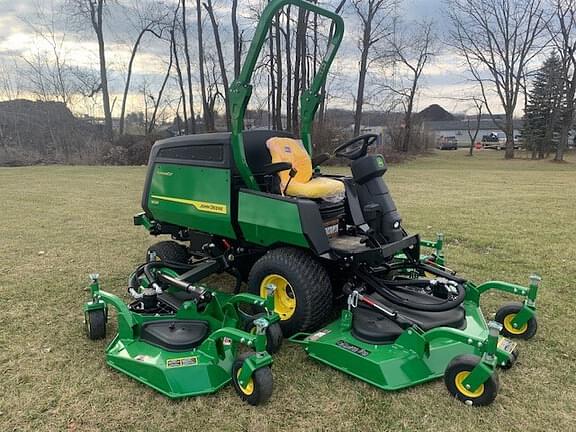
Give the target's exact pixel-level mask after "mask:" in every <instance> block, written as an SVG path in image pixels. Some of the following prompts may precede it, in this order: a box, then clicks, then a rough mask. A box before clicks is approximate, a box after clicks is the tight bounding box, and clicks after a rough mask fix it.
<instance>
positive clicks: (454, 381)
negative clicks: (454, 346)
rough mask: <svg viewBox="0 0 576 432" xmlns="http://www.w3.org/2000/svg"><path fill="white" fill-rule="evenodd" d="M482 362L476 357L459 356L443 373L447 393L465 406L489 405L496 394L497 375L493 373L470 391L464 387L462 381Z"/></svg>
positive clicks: (468, 355)
mask: <svg viewBox="0 0 576 432" xmlns="http://www.w3.org/2000/svg"><path fill="white" fill-rule="evenodd" d="M481 361H482V359H481V358H480V357H478V356H476V355H470V354H466V355H461V356H458V357H455V358H454V359H453V360H452V361H451V362H450V364H449V365H448V367H447V368H446V371H445V372H444V383H445V384H446V388H447V389H448V391H449V392H450V393H451V394H452V396H454V397H455V398H456V399H458V400H459V401H461V402H464V403H465V404H466V405H476V406H483V405H490V404H491V403H492V402H494V399H496V395H497V394H498V388H499V384H498V375H496V372H494V373H493V374H492V375H491V376H490V378H488V379H487V380H486V381H485V382H484V383H483V384H481V385H480V387H478V388H477V389H476V390H474V391H472V390H470V389H468V388H467V387H466V386H465V385H464V381H465V380H466V378H467V377H468V375H470V373H471V372H472V370H473V369H474V368H475V367H476V366H477V365H478V364H479V363H480V362H481Z"/></svg>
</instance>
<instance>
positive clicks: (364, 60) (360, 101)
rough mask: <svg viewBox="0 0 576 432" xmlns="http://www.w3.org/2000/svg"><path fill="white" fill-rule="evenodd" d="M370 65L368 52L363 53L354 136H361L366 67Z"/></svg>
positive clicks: (365, 50)
mask: <svg viewBox="0 0 576 432" xmlns="http://www.w3.org/2000/svg"><path fill="white" fill-rule="evenodd" d="M367 64H368V50H367V49H364V50H363V51H362V56H361V58H360V73H359V75H358V91H357V92H356V111H355V113H354V136H358V135H359V134H360V126H361V124H362V108H363V106H364V87H365V85H366V67H367Z"/></svg>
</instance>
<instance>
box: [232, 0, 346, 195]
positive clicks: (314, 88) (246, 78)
mask: <svg viewBox="0 0 576 432" xmlns="http://www.w3.org/2000/svg"><path fill="white" fill-rule="evenodd" d="M286 5H294V6H297V7H300V8H302V9H306V10H308V11H310V12H313V13H317V14H318V15H322V16H324V17H327V18H329V19H331V20H332V21H333V22H334V29H335V31H334V36H333V37H332V39H331V40H330V41H329V42H328V49H327V51H326V55H325V56H324V58H323V59H322V63H321V64H320V67H319V68H318V71H317V73H316V76H315V77H314V80H313V81H312V83H311V85H310V88H309V89H307V90H305V91H304V92H303V93H302V97H301V101H300V102H301V110H300V115H301V127H300V134H301V138H302V141H303V143H304V147H305V148H306V150H307V151H308V153H309V154H310V155H312V142H311V141H312V140H311V136H310V134H311V130H312V121H313V120H314V116H315V115H316V111H317V110H318V106H319V105H320V102H321V96H320V90H321V89H322V86H323V84H324V83H325V82H326V79H327V77H328V71H329V70H330V66H331V65H332V62H333V61H334V57H335V56H336V53H337V52H338V48H339V47H340V44H341V43H342V38H343V37H344V20H343V19H342V17H340V15H338V14H336V13H334V12H331V11H328V10H326V9H323V8H321V7H319V6H317V5H315V4H312V3H309V2H308V1H305V0H272V1H270V3H268V5H267V6H266V8H265V9H264V11H263V12H262V16H261V17H260V21H259V22H258V27H256V33H255V34H254V38H253V39H252V43H251V45H250V49H249V50H248V54H247V55H246V59H245V61H244V65H243V67H242V70H241V71H240V75H239V76H238V79H236V80H235V81H234V82H233V83H232V85H231V86H230V92H229V93H230V96H229V98H230V100H229V101H228V103H229V107H230V113H231V117H232V152H233V154H234V162H235V163H236V166H237V167H238V171H239V172H240V175H241V176H242V179H243V180H244V183H246V185H247V186H248V187H249V188H250V189H254V190H258V184H257V183H256V180H255V179H254V175H253V174H252V171H251V170H250V167H249V166H248V163H247V161H246V154H245V152H244V140H243V137H242V131H243V130H244V115H245V114H246V108H247V107H248V102H249V101H250V97H251V96H252V84H251V81H252V74H253V72H254V69H255V67H256V62H257V60H258V57H259V56H260V52H261V51H262V46H263V45H264V41H265V40H266V36H267V34H268V31H269V29H270V27H271V25H272V21H273V19H274V16H275V15H276V14H277V13H278V12H279V11H280V9H282V8H283V7H284V6H286Z"/></svg>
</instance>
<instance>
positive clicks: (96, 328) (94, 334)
mask: <svg viewBox="0 0 576 432" xmlns="http://www.w3.org/2000/svg"><path fill="white" fill-rule="evenodd" d="M84 323H85V327H86V335H87V336H88V339H90V340H100V339H104V338H105V337H106V311H105V310H104V309H96V310H90V311H86V312H85V313H84Z"/></svg>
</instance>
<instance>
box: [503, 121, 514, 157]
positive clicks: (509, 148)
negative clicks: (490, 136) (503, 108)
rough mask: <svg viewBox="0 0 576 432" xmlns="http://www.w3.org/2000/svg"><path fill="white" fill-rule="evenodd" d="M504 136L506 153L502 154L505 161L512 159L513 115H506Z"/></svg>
mask: <svg viewBox="0 0 576 432" xmlns="http://www.w3.org/2000/svg"><path fill="white" fill-rule="evenodd" d="M504 127H505V131H504V133H505V134H506V153H505V154H504V158H505V159H514V117H513V113H506V124H505V126H504Z"/></svg>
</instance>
